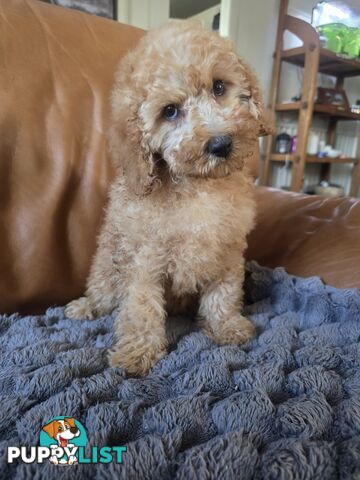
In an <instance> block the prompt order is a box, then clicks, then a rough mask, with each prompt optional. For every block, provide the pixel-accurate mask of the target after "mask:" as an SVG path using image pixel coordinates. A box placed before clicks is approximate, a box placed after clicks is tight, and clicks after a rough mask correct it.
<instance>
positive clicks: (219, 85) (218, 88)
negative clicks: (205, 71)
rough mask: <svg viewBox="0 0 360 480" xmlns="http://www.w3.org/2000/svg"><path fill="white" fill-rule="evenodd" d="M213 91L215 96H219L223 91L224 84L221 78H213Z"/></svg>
mask: <svg viewBox="0 0 360 480" xmlns="http://www.w3.org/2000/svg"><path fill="white" fill-rule="evenodd" d="M213 92H214V95H215V96H216V97H221V96H222V95H224V93H225V85H224V82H223V81H222V80H215V81H214V83H213Z"/></svg>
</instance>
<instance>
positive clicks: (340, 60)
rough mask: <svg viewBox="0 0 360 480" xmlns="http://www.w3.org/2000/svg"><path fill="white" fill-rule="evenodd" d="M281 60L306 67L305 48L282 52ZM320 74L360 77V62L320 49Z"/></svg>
mask: <svg viewBox="0 0 360 480" xmlns="http://www.w3.org/2000/svg"><path fill="white" fill-rule="evenodd" d="M281 58H282V59H283V60H284V61H285V62H288V63H292V64H293V65H297V66H300V67H303V66H304V62H305V47H297V48H290V49H288V50H283V51H282V52H281ZM319 72H320V73H324V74H326V75H331V76H334V77H355V76H356V75H360V61H359V60H350V59H348V58H344V57H340V56H339V55H336V53H334V52H332V51H331V50H327V49H326V48H320V60H319Z"/></svg>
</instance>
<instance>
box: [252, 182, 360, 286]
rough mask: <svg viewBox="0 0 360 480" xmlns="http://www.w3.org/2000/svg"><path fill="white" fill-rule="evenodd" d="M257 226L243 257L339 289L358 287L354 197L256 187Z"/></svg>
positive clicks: (358, 207) (358, 227) (359, 240)
mask: <svg viewBox="0 0 360 480" xmlns="http://www.w3.org/2000/svg"><path fill="white" fill-rule="evenodd" d="M256 199H257V204H258V216H257V226H256V227H255V229H254V230H253V232H252V233H251V234H250V236H249V242H248V243H249V248H248V251H247V258H248V259H251V260H256V261H257V262H258V263H259V264H261V265H265V266H268V267H277V266H282V267H284V268H285V269H286V270H287V271H288V272H290V273H292V274H294V275H299V276H303V277H307V276H313V275H318V276H320V277H321V278H322V279H323V280H324V281H325V282H326V283H328V284H331V285H333V286H336V287H339V288H352V287H355V288H360V200H359V199H355V198H333V199H330V198H324V197H319V196H309V195H302V194H297V193H289V192H284V191H282V190H277V189H274V188H266V187H259V188H258V189H257V191H256Z"/></svg>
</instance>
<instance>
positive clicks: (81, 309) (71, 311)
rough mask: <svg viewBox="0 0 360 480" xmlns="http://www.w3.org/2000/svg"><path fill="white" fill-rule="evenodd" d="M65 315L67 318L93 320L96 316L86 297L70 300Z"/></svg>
mask: <svg viewBox="0 0 360 480" xmlns="http://www.w3.org/2000/svg"><path fill="white" fill-rule="evenodd" d="M65 315H66V317H67V318H73V319H75V320H92V319H93V318H94V316H93V313H92V310H91V307H90V304H89V300H88V299H87V298H86V297H80V298H78V299H77V300H73V301H72V302H69V303H68V304H67V305H66V307H65Z"/></svg>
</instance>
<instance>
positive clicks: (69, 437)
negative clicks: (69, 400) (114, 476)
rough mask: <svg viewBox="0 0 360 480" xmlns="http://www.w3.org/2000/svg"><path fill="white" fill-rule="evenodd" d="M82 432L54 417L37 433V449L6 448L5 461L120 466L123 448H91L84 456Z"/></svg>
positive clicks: (73, 423) (74, 424)
mask: <svg viewBox="0 0 360 480" xmlns="http://www.w3.org/2000/svg"><path fill="white" fill-rule="evenodd" d="M86 445H87V435H86V430H85V428H84V427H83V425H82V424H81V423H80V422H79V421H78V420H76V419H75V418H72V417H55V418H53V419H52V420H50V421H49V422H48V423H47V424H46V425H44V426H43V427H42V429H41V432H40V446H39V447H30V448H27V447H8V451H7V461H8V463H13V462H14V461H15V460H17V459H18V460H21V461H23V462H24V463H43V462H44V461H50V462H51V463H52V464H53V465H64V466H66V465H77V464H87V463H111V462H113V461H114V462H116V463H122V461H123V453H124V452H126V447H91V450H90V456H89V455H88V456H86V454H85V447H86Z"/></svg>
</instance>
